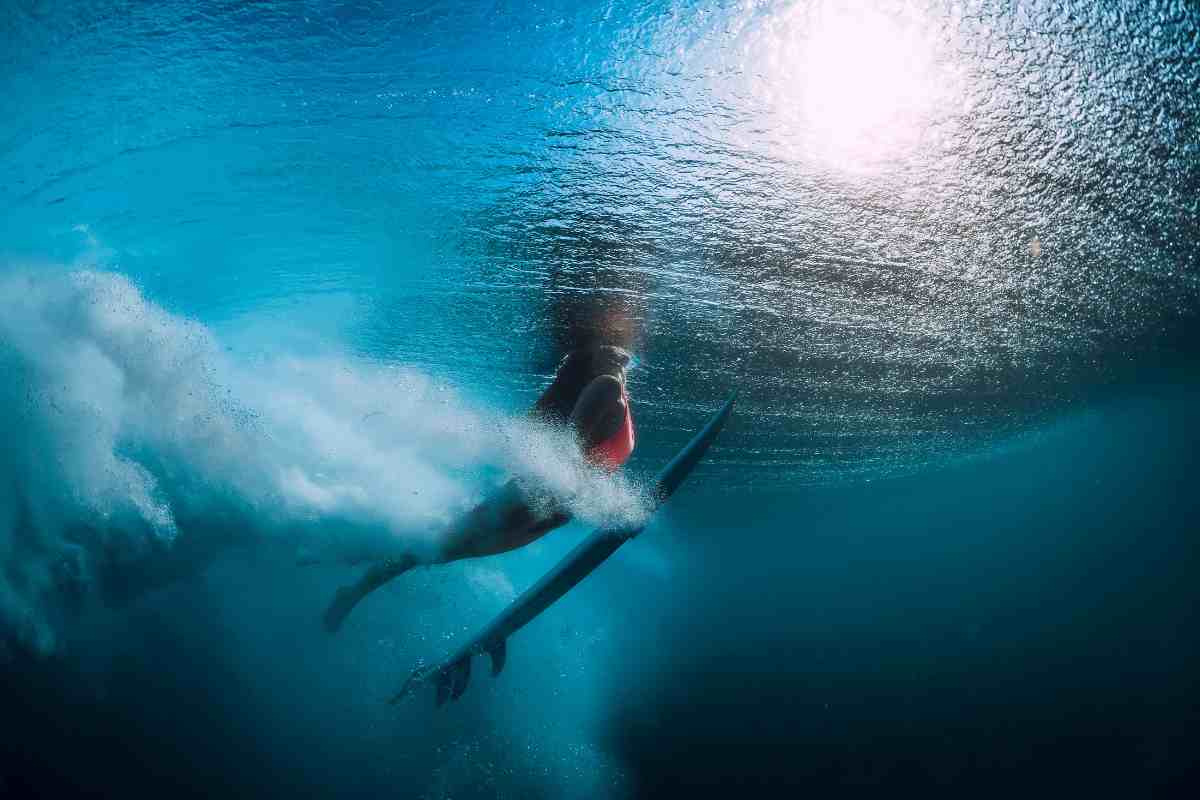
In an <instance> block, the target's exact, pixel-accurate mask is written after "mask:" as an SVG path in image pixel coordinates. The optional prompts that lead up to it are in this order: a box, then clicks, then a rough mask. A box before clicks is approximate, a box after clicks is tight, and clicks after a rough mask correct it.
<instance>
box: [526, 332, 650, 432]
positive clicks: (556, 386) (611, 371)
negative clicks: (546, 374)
mask: <svg viewBox="0 0 1200 800" xmlns="http://www.w3.org/2000/svg"><path fill="white" fill-rule="evenodd" d="M631 358H632V356H631V355H630V353H629V351H628V350H625V349H624V348H621V347H615V346H613V345H596V346H593V347H581V348H578V349H576V350H572V351H571V352H569V353H567V354H566V355H565V356H563V359H562V361H560V362H559V364H558V369H557V370H556V371H555V374H554V381H553V383H551V384H550V386H549V387H548V388H547V389H546V391H545V392H543V393H542V396H541V398H539V399H538V402H537V406H536V407H535V410H536V411H537V412H538V413H540V414H543V415H548V416H553V417H557V418H559V419H561V420H566V419H567V418H568V417H569V416H570V415H571V409H572V408H574V406H575V401H576V400H578V399H579V393H580V392H582V391H583V387H585V386H587V385H588V384H589V383H591V382H592V381H593V380H594V379H596V378H598V377H599V376H601V375H611V376H613V377H614V378H616V379H617V380H619V381H620V382H621V385H622V386H624V385H625V369H626V367H628V366H629V362H630V359H631Z"/></svg>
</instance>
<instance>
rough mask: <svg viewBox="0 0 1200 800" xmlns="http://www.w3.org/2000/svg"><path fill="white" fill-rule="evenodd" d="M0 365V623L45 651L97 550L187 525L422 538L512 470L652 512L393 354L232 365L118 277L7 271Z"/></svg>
mask: <svg viewBox="0 0 1200 800" xmlns="http://www.w3.org/2000/svg"><path fill="white" fill-rule="evenodd" d="M0 376H2V377H3V380H2V383H0V409H2V410H3V416H4V419H5V420H7V421H8V427H9V431H8V434H9V445H8V447H7V448H6V451H5V453H4V455H3V456H0V500H3V502H2V503H0V508H3V509H4V512H3V515H2V516H0V563H2V564H3V570H2V571H0V624H2V625H3V628H4V630H5V632H6V633H8V634H9V635H10V636H11V637H13V638H15V639H16V640H17V641H18V642H20V643H22V644H23V645H25V646H32V647H34V648H36V649H39V650H42V651H46V650H48V649H51V648H52V647H53V644H54V640H55V629H56V624H55V613H54V609H55V608H57V607H59V606H60V605H61V602H60V601H61V600H62V596H63V594H64V593H72V594H79V593H81V592H82V593H83V594H85V595H86V594H87V591H88V587H89V585H90V584H89V581H90V576H91V575H93V574H94V572H95V568H96V566H97V565H98V564H99V563H100V561H99V560H101V559H109V560H112V559H116V560H120V559H125V558H136V557H137V555H138V554H140V553H143V552H145V551H146V549H147V548H148V547H150V546H152V545H153V546H168V547H169V546H170V545H171V543H172V542H173V541H174V540H176V539H177V538H178V537H179V536H180V535H181V534H186V535H188V536H190V537H198V536H206V535H212V536H221V537H227V536H229V537H231V538H233V539H234V540H237V539H239V538H240V539H245V540H250V539H252V538H254V537H259V536H269V537H276V538H284V539H286V540H288V541H294V542H295V543H296V544H297V546H302V547H304V548H305V550H306V552H308V553H309V554H310V555H314V554H315V556H316V557H318V558H321V559H343V560H355V559H359V558H367V557H377V556H379V555H382V554H387V553H394V552H399V551H403V550H413V549H420V548H433V547H436V546H437V541H438V537H439V535H440V534H441V532H442V531H443V530H445V528H446V525H447V523H448V522H449V521H450V520H451V519H452V518H453V517H454V516H455V515H456V514H458V513H461V512H462V511H463V510H465V509H466V508H467V507H469V505H470V504H472V503H474V502H477V501H478V500H479V499H480V497H481V496H482V494H483V493H484V492H486V491H487V490H488V489H489V488H490V486H491V485H493V484H494V483H495V482H496V481H497V480H499V479H501V478H502V477H503V475H505V474H507V473H516V474H518V475H523V476H525V477H527V478H529V479H532V480H536V481H538V482H540V483H541V484H543V485H546V486H549V487H550V489H551V491H552V492H553V493H554V494H555V495H557V496H558V497H559V498H561V500H562V501H563V502H564V503H566V504H568V506H569V507H570V508H571V510H572V511H573V512H574V513H575V514H576V516H578V517H581V518H583V519H584V520H585V521H589V522H594V523H611V522H614V521H619V520H621V519H623V518H628V517H631V516H633V515H637V514H639V513H641V509H642V507H643V506H642V503H641V499H640V497H639V494H638V492H636V491H635V490H634V487H632V486H631V485H630V484H629V483H627V482H625V481H623V480H611V479H607V478H605V477H604V476H602V475H601V474H599V473H598V472H597V471H596V470H594V469H592V468H590V467H588V466H587V465H586V464H585V463H584V462H583V461H582V459H581V458H580V456H579V453H578V452H577V448H576V447H575V446H574V445H573V443H572V441H571V438H570V435H569V434H568V433H566V432H563V431H550V430H547V429H545V428H541V427H538V426H536V425H534V424H532V423H530V422H528V421H525V420H523V419H519V420H517V419H512V418H510V417H509V416H507V415H505V414H502V413H499V412H497V411H495V410H490V409H487V408H482V407H479V406H478V405H476V404H472V403H471V402H469V401H468V400H467V399H465V398H464V397H463V396H462V395H461V394H460V393H459V392H456V391H454V390H453V388H452V387H450V386H448V385H446V384H445V383H444V382H439V381H436V380H434V379H432V378H431V377H429V376H428V375H425V374H422V373H421V372H419V371H417V370H414V369H411V368H407V367H404V366H401V365H393V364H380V363H370V362H364V361H362V360H354V359H350V358H342V357H335V356H329V355H325V356H319V357H310V356H306V355H304V354H299V353H296V354H285V355H281V356H277V357H270V358H265V357H258V358H256V359H254V360H249V361H247V360H239V358H238V357H235V356H232V355H230V354H229V353H226V352H224V351H223V350H222V348H221V346H220V344H219V343H218V341H217V339H216V337H215V336H214V334H213V333H212V332H211V331H210V330H208V329H207V328H206V327H204V326H203V325H201V324H199V323H197V322H195V321H191V320H187V319H184V318H181V317H179V316H175V315H172V314H170V313H169V312H167V311H165V310H164V309H162V308H160V307H158V306H157V305H155V304H154V303H152V302H150V301H148V300H147V299H146V298H145V297H144V296H143V295H142V294H141V292H140V291H139V290H138V289H137V287H136V286H134V285H133V284H132V283H131V282H130V281H129V280H128V279H127V278H125V277H123V276H122V275H120V274H116V273H113V272H103V271H91V270H76V271H68V270H63V269H47V268H42V269H39V270H28V269H25V270H22V269H13V268H9V269H7V270H4V271H3V272H0ZM0 638H3V637H0Z"/></svg>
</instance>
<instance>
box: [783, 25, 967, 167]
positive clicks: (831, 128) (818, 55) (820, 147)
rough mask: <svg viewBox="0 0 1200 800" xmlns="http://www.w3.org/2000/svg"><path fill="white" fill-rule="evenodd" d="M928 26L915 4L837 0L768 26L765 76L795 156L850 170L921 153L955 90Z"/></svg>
mask: <svg viewBox="0 0 1200 800" xmlns="http://www.w3.org/2000/svg"><path fill="white" fill-rule="evenodd" d="M928 27H929V23H928V21H927V20H925V19H923V18H922V17H921V16H920V14H919V13H918V12H917V11H916V10H914V9H911V8H904V7H902V8H899V9H896V8H892V9H889V10H886V11H885V10H883V9H882V8H881V7H879V6H878V5H877V4H871V3H850V4H846V3H835V2H825V3H818V4H812V5H810V4H797V5H795V6H792V7H791V8H789V9H788V10H786V11H784V12H781V13H780V14H778V15H777V16H776V17H775V18H773V19H772V20H771V21H770V22H769V23H768V24H767V25H765V26H763V35H764V37H765V40H766V41H765V42H764V45H765V46H764V47H763V50H762V52H763V53H764V56H765V64H764V67H763V70H762V72H761V73H760V75H761V79H762V80H763V82H764V84H766V85H765V87H764V88H765V91H766V92H767V94H768V96H769V99H770V107H771V110H773V111H774V113H776V114H778V116H779V117H780V122H781V124H782V125H783V126H785V127H786V128H787V129H788V131H787V134H788V135H786V137H785V138H786V139H787V140H789V141H790V142H791V147H790V148H788V149H789V151H790V152H789V153H788V155H789V156H791V157H800V158H802V159H805V160H814V161H817V162H821V163H823V164H824V165H827V166H832V167H835V168H837V169H841V170H847V171H852V172H853V171H862V170H870V169H873V168H877V167H880V166H881V165H883V164H884V163H886V162H888V161H891V160H895V159H898V158H902V157H903V156H904V155H905V154H906V153H910V152H911V151H912V150H914V149H915V148H916V147H917V146H918V145H919V144H920V143H921V141H922V138H923V137H925V136H927V135H929V131H930V123H931V121H932V119H933V117H934V112H935V111H937V110H938V108H939V107H944V106H945V104H947V103H949V102H950V97H949V95H950V94H951V92H953V89H954V84H955V80H954V79H955V74H954V70H953V68H952V65H950V64H947V63H943V62H944V59H943V56H944V54H943V53H939V51H938V42H937V40H936V39H935V38H934V37H933V36H931V35H930V32H929V30H928Z"/></svg>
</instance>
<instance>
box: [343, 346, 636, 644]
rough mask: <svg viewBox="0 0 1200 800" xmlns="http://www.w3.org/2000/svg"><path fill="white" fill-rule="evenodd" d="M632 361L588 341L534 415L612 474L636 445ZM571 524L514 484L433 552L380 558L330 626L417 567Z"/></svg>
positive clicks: (497, 548)
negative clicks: (563, 429)
mask: <svg viewBox="0 0 1200 800" xmlns="http://www.w3.org/2000/svg"><path fill="white" fill-rule="evenodd" d="M629 361H630V354H629V352H628V351H626V350H625V349H623V348H621V347H616V346H614V345H608V344H600V345H597V344H589V345H586V346H583V347H579V348H576V349H574V350H572V351H570V352H568V353H567V355H566V356H564V357H563V359H562V361H561V362H560V363H559V365H558V368H557V370H556V372H555V376H554V380H553V381H552V382H551V383H550V385H549V386H548V387H547V388H546V390H545V391H543V392H542V394H541V396H540V397H539V398H538V400H537V402H536V403H535V404H534V406H533V408H532V409H531V411H530V416H531V417H532V418H534V419H536V420H538V421H539V422H543V423H546V424H549V425H561V426H568V427H570V428H571V429H572V430H573V431H574V433H575V436H576V438H577V441H578V443H579V447H580V449H581V450H582V452H583V455H584V457H585V458H586V459H587V460H588V461H590V462H591V463H592V464H594V465H595V466H597V467H600V468H601V469H604V470H606V471H609V472H612V471H615V470H617V469H619V468H620V467H621V466H622V465H623V464H624V463H625V462H626V461H627V460H628V459H629V457H630V456H631V455H632V454H633V449H634V447H635V444H636V439H635V434H634V427H633V413H632V410H631V409H630V406H629V392H628V390H627V389H626V385H625V377H626V376H625V370H626V368H627V367H628V365H629ZM570 519H571V517H570V515H569V514H568V513H566V512H565V511H564V510H563V509H562V508H561V507H560V506H559V505H558V504H557V503H555V501H554V499H553V498H552V497H550V496H549V495H548V494H547V493H545V492H540V491H538V490H537V489H536V488H532V487H529V486H526V485H522V484H521V483H519V482H518V481H516V480H509V481H508V482H507V483H506V484H505V485H504V486H503V487H501V488H500V489H499V490H498V491H497V492H496V493H495V494H493V495H491V496H490V497H488V498H487V499H486V500H484V501H483V502H481V503H480V504H479V505H478V506H476V507H475V508H474V509H472V510H471V511H470V512H468V513H467V514H466V515H465V516H464V517H463V519H462V520H460V521H459V522H458V523H457V524H456V525H454V526H453V527H452V529H451V531H450V533H449V535H448V536H447V537H446V539H445V540H444V542H443V543H442V544H441V546H440V547H439V548H438V549H437V551H436V552H434V553H433V554H424V555H420V556H418V555H417V554H415V553H414V554H406V555H404V556H401V557H398V558H391V559H388V560H386V561H381V562H379V563H376V564H374V565H372V566H371V567H369V568H368V569H367V571H366V572H365V573H364V574H363V575H362V577H361V578H359V580H358V581H357V582H355V583H354V584H351V585H349V586H345V587H342V588H341V589H339V590H338V591H337V593H336V594H335V596H334V599H333V602H332V603H330V605H329V607H328V609H327V610H326V612H325V616H324V623H325V628H326V630H328V631H329V632H331V633H333V632H335V631H337V630H338V629H339V628H340V627H341V625H342V623H343V622H344V621H345V619H346V617H347V616H348V615H349V614H350V612H351V611H353V610H354V607H355V606H357V605H358V603H359V602H360V601H362V599H363V598H365V597H366V596H367V595H369V594H370V593H371V592H373V591H375V590H376V589H378V588H380V587H381V586H383V585H385V584H386V583H388V582H389V581H391V580H393V579H394V578H396V577H398V576H400V575H402V574H403V573H405V572H407V571H408V570H410V569H412V568H413V567H416V566H419V565H425V564H445V563H449V562H451V561H458V560H459V559H463V558H478V557H480V556H490V555H496V554H498V553H505V552H508V551H509V550H515V549H517V548H518V547H523V546H525V545H526V544H529V543H530V542H532V541H535V540H536V539H539V538H541V537H542V536H545V535H546V534H547V533H549V532H550V531H552V530H554V529H556V528H559V527H561V526H563V525H565V524H566V523H567V522H569V521H570Z"/></svg>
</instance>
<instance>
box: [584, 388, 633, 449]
mask: <svg viewBox="0 0 1200 800" xmlns="http://www.w3.org/2000/svg"><path fill="white" fill-rule="evenodd" d="M625 403H626V400H625V393H624V391H622V388H621V382H620V381H619V380H617V378H616V377H614V376H612V375H600V376H599V377H597V378H594V379H592V382H591V383H589V384H588V385H587V386H585V387H584V389H583V391H582V392H580V394H579V399H578V400H576V401H575V408H574V409H572V411H571V425H572V426H573V427H574V428H575V431H576V433H578V435H579V439H580V441H581V442H583V445H584V447H585V448H586V447H591V446H593V445H595V444H596V443H598V442H603V441H604V440H605V439H607V438H609V437H610V436H612V435H614V434H615V433H616V432H617V431H619V430H620V429H621V425H622V424H623V423H624V422H625Z"/></svg>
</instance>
